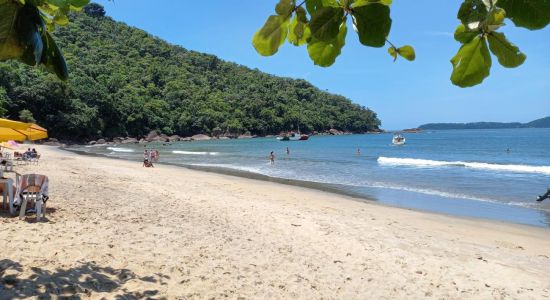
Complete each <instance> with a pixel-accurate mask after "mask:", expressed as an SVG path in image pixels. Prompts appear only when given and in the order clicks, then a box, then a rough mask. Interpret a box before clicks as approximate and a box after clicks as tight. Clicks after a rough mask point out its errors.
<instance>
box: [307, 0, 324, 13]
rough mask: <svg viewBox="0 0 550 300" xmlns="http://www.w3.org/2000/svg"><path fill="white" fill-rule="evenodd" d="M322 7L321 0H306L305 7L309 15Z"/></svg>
mask: <svg viewBox="0 0 550 300" xmlns="http://www.w3.org/2000/svg"><path fill="white" fill-rule="evenodd" d="M322 7H323V1H322V0H306V8H307V11H308V12H309V14H310V15H313V13H314V12H316V11H317V10H318V9H320V8H322Z"/></svg>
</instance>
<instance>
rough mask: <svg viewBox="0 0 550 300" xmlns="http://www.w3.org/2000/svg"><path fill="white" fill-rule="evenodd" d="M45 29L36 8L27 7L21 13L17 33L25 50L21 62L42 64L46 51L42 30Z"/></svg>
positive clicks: (32, 64)
mask: <svg viewBox="0 0 550 300" xmlns="http://www.w3.org/2000/svg"><path fill="white" fill-rule="evenodd" d="M43 28H44V23H43V22H42V19H41V18H40V14H39V12H38V9H37V8H36V7H34V6H31V5H26V6H24V7H23V8H22V9H21V10H20V11H19V16H18V19H17V33H18V35H19V40H20V43H21V44H22V45H23V48H24V52H23V55H22V56H21V57H20V60H21V61H23V62H24V63H26V64H28V65H31V66H36V65H37V64H39V63H40V60H41V58H42V51H43V49H44V44H43V42H42V37H41V33H40V30H41V29H43Z"/></svg>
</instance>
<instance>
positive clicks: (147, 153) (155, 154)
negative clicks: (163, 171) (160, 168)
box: [143, 149, 160, 168]
mask: <svg viewBox="0 0 550 300" xmlns="http://www.w3.org/2000/svg"><path fill="white" fill-rule="evenodd" d="M159 158H160V155H159V151H158V150H154V149H151V150H147V149H145V150H144V151H143V166H144V167H147V168H154V167H155V166H154V165H153V162H155V163H156V162H158V161H159Z"/></svg>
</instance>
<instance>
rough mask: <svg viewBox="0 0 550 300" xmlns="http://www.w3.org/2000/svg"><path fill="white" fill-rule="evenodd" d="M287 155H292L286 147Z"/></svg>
mask: <svg viewBox="0 0 550 300" xmlns="http://www.w3.org/2000/svg"><path fill="white" fill-rule="evenodd" d="M286 155H290V149H288V147H286Z"/></svg>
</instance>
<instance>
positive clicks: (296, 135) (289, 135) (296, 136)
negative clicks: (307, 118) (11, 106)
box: [277, 132, 309, 141]
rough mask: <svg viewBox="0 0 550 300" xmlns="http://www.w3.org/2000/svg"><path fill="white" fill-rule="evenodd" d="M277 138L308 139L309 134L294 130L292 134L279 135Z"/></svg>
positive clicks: (283, 139) (285, 139)
mask: <svg viewBox="0 0 550 300" xmlns="http://www.w3.org/2000/svg"><path fill="white" fill-rule="evenodd" d="M277 139H278V140H279V141H307V140H308V139H309V135H307V134H300V133H294V132H292V133H290V134H285V135H283V136H279V137H277Z"/></svg>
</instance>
